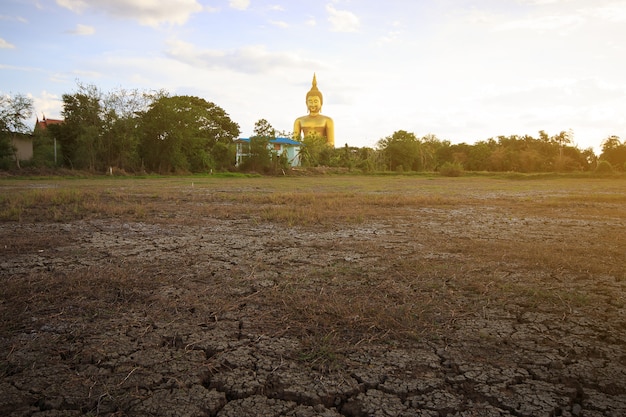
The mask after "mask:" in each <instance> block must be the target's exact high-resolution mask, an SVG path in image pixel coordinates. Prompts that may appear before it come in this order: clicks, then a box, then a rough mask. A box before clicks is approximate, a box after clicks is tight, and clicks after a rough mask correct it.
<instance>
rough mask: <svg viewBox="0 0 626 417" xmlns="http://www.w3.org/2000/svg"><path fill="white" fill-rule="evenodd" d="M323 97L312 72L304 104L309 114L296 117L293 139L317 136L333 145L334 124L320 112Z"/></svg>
mask: <svg viewBox="0 0 626 417" xmlns="http://www.w3.org/2000/svg"><path fill="white" fill-rule="evenodd" d="M323 103H324V98H323V97H322V92H321V91H320V90H318V89H317V79H316V78H315V74H313V86H312V87H311V89H310V90H309V92H308V93H306V106H307V108H308V109H309V114H307V115H306V116H302V117H298V118H297V119H296V121H295V123H294V124H293V136H294V139H295V140H301V139H302V137H303V136H304V137H305V138H306V137H311V136H318V137H322V138H324V139H326V143H327V144H328V145H329V146H332V147H334V146H335V124H334V122H333V119H331V118H330V117H328V116H324V115H323V114H320V112H321V111H322V104H323Z"/></svg>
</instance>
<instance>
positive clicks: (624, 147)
mask: <svg viewBox="0 0 626 417" xmlns="http://www.w3.org/2000/svg"><path fill="white" fill-rule="evenodd" d="M600 159H601V160H603V161H607V162H609V163H610V164H611V165H612V166H613V168H614V169H616V170H620V171H623V170H624V169H625V164H626V143H622V142H621V141H620V138H619V136H615V135H612V136H609V137H608V138H606V139H605V140H604V141H603V142H602V153H601V154H600Z"/></svg>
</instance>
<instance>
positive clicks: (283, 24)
mask: <svg viewBox="0 0 626 417" xmlns="http://www.w3.org/2000/svg"><path fill="white" fill-rule="evenodd" d="M270 23H271V24H272V25H273V26H277V27H279V28H282V29H287V28H288V27H289V23H287V22H283V21H282V20H270Z"/></svg>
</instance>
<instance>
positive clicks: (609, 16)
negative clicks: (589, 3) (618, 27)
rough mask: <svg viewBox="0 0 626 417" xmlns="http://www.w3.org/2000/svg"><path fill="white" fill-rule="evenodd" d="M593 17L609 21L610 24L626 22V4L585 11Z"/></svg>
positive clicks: (609, 5) (614, 4) (614, 3)
mask: <svg viewBox="0 0 626 417" xmlns="http://www.w3.org/2000/svg"><path fill="white" fill-rule="evenodd" d="M584 11H586V12H588V13H589V14H590V15H591V16H594V17H597V18H600V19H603V20H608V21H609V22H626V3H624V2H623V1H622V2H613V3H610V4H607V5H606V6H599V7H591V8H588V9H584Z"/></svg>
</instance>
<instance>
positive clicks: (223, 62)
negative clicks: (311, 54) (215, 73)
mask: <svg viewBox="0 0 626 417" xmlns="http://www.w3.org/2000/svg"><path fill="white" fill-rule="evenodd" d="M168 44H169V46H170V47H169V49H168V50H167V51H166V54H167V55H168V56H169V57H171V58H173V59H176V60H178V61H180V62H184V63H186V64H188V65H192V66H201V67H205V68H227V69H231V70H235V71H238V72H243V73H249V74H255V73H269V72H272V71H274V70H277V69H288V68H311V67H316V66H317V67H321V66H322V65H321V64H320V63H317V62H314V61H311V60H306V59H302V58H300V57H299V56H298V55H296V54H290V53H286V52H280V53H279V52H270V51H268V50H267V49H266V48H265V46H263V45H249V46H243V47H240V48H237V49H234V50H217V49H200V48H197V47H196V46H195V45H193V44H191V43H188V42H184V41H178V40H174V41H169V42H168Z"/></svg>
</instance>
